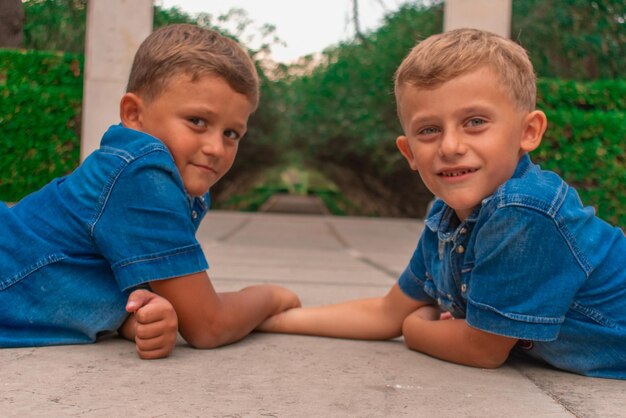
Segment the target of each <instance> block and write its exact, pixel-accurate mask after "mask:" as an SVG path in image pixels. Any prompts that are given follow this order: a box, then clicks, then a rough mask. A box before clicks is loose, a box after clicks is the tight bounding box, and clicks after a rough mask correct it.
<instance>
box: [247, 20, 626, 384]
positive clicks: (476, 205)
mask: <svg viewBox="0 0 626 418" xmlns="http://www.w3.org/2000/svg"><path fill="white" fill-rule="evenodd" d="M395 95H396V100H397V107H398V116H399V118H400V122H401V125H402V128H403V131H404V134H403V135H401V136H399V137H398V138H397V140H396V144H397V146H398V149H399V150H400V152H401V153H402V155H403V156H404V158H405V159H406V160H407V161H408V163H409V166H410V167H411V169H412V170H415V171H417V172H418V173H419V174H420V176H421V178H422V180H423V181H424V183H425V184H426V186H427V187H428V188H429V189H430V190H431V191H432V192H433V194H434V195H436V196H437V197H438V200H437V202H436V203H435V204H434V206H433V208H432V210H431V211H430V213H429V216H428V218H427V219H426V221H425V224H426V226H425V229H424V232H423V234H422V236H421V237H420V240H419V243H418V245H417V248H416V250H415V252H414V254H413V256H412V258H411V260H410V262H409V265H408V266H407V268H406V270H405V271H404V272H403V273H402V275H401V276H400V278H399V280H398V282H397V283H396V284H395V285H394V286H393V287H392V288H391V290H390V291H389V293H388V294H387V295H386V296H384V297H381V298H372V299H363V300H354V301H349V302H345V303H340V304H335V305H328V306H322V307H314V308H299V309H293V310H288V311H285V312H283V313H282V314H279V315H277V316H275V317H272V318H270V319H269V320H267V321H266V322H265V323H263V324H262V325H261V327H260V328H259V329H261V330H264V331H274V332H288V333H302V334H314V335H325V336H332V337H345V338H362V339H388V338H394V337H398V336H400V335H403V336H404V340H405V343H406V345H407V346H408V347H409V348H411V349H413V350H417V351H420V352H423V353H426V354H429V355H432V356H434V357H437V358H440V359H443V360H447V361H451V362H455V363H460V364H465V365H470V366H476V367H486V368H494V367H498V366H500V365H501V364H503V363H504V362H505V361H506V359H507V358H508V357H509V354H510V353H511V351H512V350H514V349H515V350H521V351H523V352H525V353H527V354H529V355H531V356H533V357H536V358H539V359H542V360H544V361H545V362H547V363H549V364H551V365H553V366H555V367H557V368H560V369H564V370H569V371H572V372H576V373H581V374H586V375H591V376H600V377H611V378H621V379H624V378H626V261H625V258H624V257H623V256H622V255H623V254H625V253H626V238H625V237H624V235H623V233H622V231H621V230H619V229H618V228H615V227H612V226H610V225H608V224H607V223H605V222H604V221H602V220H600V219H598V218H597V217H595V215H594V212H593V209H591V208H585V207H583V206H582V204H581V202H580V200H579V198H578V195H577V193H576V192H575V190H574V189H573V188H571V187H569V186H568V185H567V184H566V183H564V182H563V180H561V179H560V178H559V177H558V176H557V175H556V174H554V173H551V172H546V171H542V170H541V169H540V168H539V167H538V166H536V165H534V164H533V163H532V162H531V161H530V158H529V156H528V153H529V152H531V151H533V150H534V149H536V148H537V147H538V146H539V144H540V142H541V139H542V136H543V134H544V132H545V130H546V126H547V121H546V116H545V114H544V113H543V112H541V111H539V110H536V109H535V96H536V93H535V75H534V72H533V68H532V65H531V63H530V61H529V59H528V57H527V54H526V52H525V51H524V49H523V48H522V47H520V46H519V45H517V44H515V43H514V42H512V41H510V40H507V39H503V38H501V37H499V36H496V35H494V34H490V33H487V32H483V31H478V30H472V29H461V30H455V31H451V32H447V33H444V34H440V35H435V36H432V37H429V38H427V39H426V40H424V41H422V42H420V43H419V44H418V45H417V46H416V47H415V48H414V49H413V50H412V51H411V53H410V54H409V55H408V56H407V57H406V59H405V60H404V61H403V62H402V64H401V65H400V67H399V68H398V70H397V72H396V78H395ZM442 311H443V312H447V313H449V314H448V315H449V316H451V317H452V318H454V319H448V320H441V319H440V312H442Z"/></svg>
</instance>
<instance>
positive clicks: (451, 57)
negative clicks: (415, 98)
mask: <svg viewBox="0 0 626 418" xmlns="http://www.w3.org/2000/svg"><path fill="white" fill-rule="evenodd" d="M484 66H487V67H489V68H490V69H491V70H492V71H493V72H494V73H495V74H497V76H498V78H499V81H500V86H501V87H502V88H503V90H504V92H505V93H507V94H509V95H510V96H511V98H512V99H513V100H514V101H515V103H516V104H517V107H518V108H520V109H521V110H527V111H533V110H535V100H536V94H537V92H536V86H535V81H536V78H535V72H534V70H533V66H532V63H531V62H530V59H529V58H528V54H527V53H526V50H524V48H522V47H521V46H520V45H518V44H516V43H515V42H513V41H511V40H509V39H505V38H502V37H501V36H498V35H496V34H493V33H490V32H485V31H481V30H477V29H456V30H452V31H449V32H445V33H441V34H438V35H433V36H430V37H428V38H426V39H425V40H423V41H421V42H420V43H418V44H417V45H416V46H415V47H414V48H413V49H412V50H411V52H410V53H409V54H408V55H407V57H406V58H405V59H404V60H403V61H402V63H401V64H400V67H398V70H397V71H396V74H395V93H396V97H398V94H399V92H400V90H401V88H402V87H403V86H405V85H410V86H414V87H418V88H426V89H428V88H435V87H437V86H439V85H440V84H442V83H445V82H446V81H450V80H452V79H453V78H456V77H458V76H460V75H463V74H466V73H469V72H472V71H474V70H477V69H479V68H481V67H484Z"/></svg>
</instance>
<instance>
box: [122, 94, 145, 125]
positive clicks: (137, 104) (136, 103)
mask: <svg viewBox="0 0 626 418" xmlns="http://www.w3.org/2000/svg"><path fill="white" fill-rule="evenodd" d="M143 104H144V103H143V100H141V97H139V96H137V95H136V94H135V93H126V94H124V96H122V100H121V101H120V120H121V121H122V125H124V126H125V127H127V128H131V129H135V130H141V126H142V117H141V111H142V109H143Z"/></svg>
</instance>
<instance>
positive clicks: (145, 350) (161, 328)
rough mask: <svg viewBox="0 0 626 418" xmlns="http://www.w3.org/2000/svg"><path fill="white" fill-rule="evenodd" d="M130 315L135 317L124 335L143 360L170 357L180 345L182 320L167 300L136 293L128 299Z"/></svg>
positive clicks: (145, 292) (127, 323)
mask: <svg viewBox="0 0 626 418" xmlns="http://www.w3.org/2000/svg"><path fill="white" fill-rule="evenodd" d="M126 311H127V312H131V313H133V315H131V316H130V317H129V318H128V319H127V320H126V322H125V323H124V325H122V328H121V329H120V332H121V333H122V335H124V337H126V338H128V339H130V340H131V341H135V347H136V349H137V354H139V357H140V358H142V359H157V358H162V357H167V356H168V355H169V354H170V353H171V352H172V351H173V350H174V346H175V345H176V336H177V335H178V317H177V316H176V311H175V310H174V307H173V306H172V304H171V303H169V302H168V301H167V299H165V298H163V297H161V296H159V295H157V294H155V293H152V292H150V291H148V290H144V289H140V290H135V291H134V292H133V293H131V294H130V296H129V297H128V302H127V303H126Z"/></svg>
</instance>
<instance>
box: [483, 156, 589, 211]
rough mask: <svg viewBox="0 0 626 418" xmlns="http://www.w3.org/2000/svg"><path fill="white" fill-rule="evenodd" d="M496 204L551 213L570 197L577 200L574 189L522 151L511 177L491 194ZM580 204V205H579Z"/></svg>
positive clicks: (575, 202)
mask: <svg viewBox="0 0 626 418" xmlns="http://www.w3.org/2000/svg"><path fill="white" fill-rule="evenodd" d="M492 197H493V199H494V202H493V203H494V204H495V205H496V206H497V207H499V208H502V207H506V206H523V207H529V208H532V209H535V210H538V211H540V212H544V213H546V214H548V215H551V216H554V215H555V214H556V213H557V212H558V211H559V209H560V208H561V207H562V206H563V204H564V203H565V202H566V201H567V200H570V199H573V201H572V203H573V204H575V205H578V204H580V199H579V198H578V194H577V193H576V191H575V190H574V189H573V188H572V187H570V186H569V185H568V184H567V183H566V182H565V181H564V180H563V179H562V178H561V177H560V176H559V175H558V174H556V173H554V172H552V171H547V170H542V169H541V167H539V166H538V165H536V164H533V163H532V162H531V160H530V158H529V157H528V155H525V156H523V157H522V159H521V160H520V162H519V164H518V166H517V169H516V171H515V173H514V175H513V177H512V178H511V179H509V180H508V181H507V182H505V183H504V184H502V185H501V186H500V187H499V188H498V189H497V190H496V192H495V193H494V195H493V196H492ZM581 206H582V205H581Z"/></svg>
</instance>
